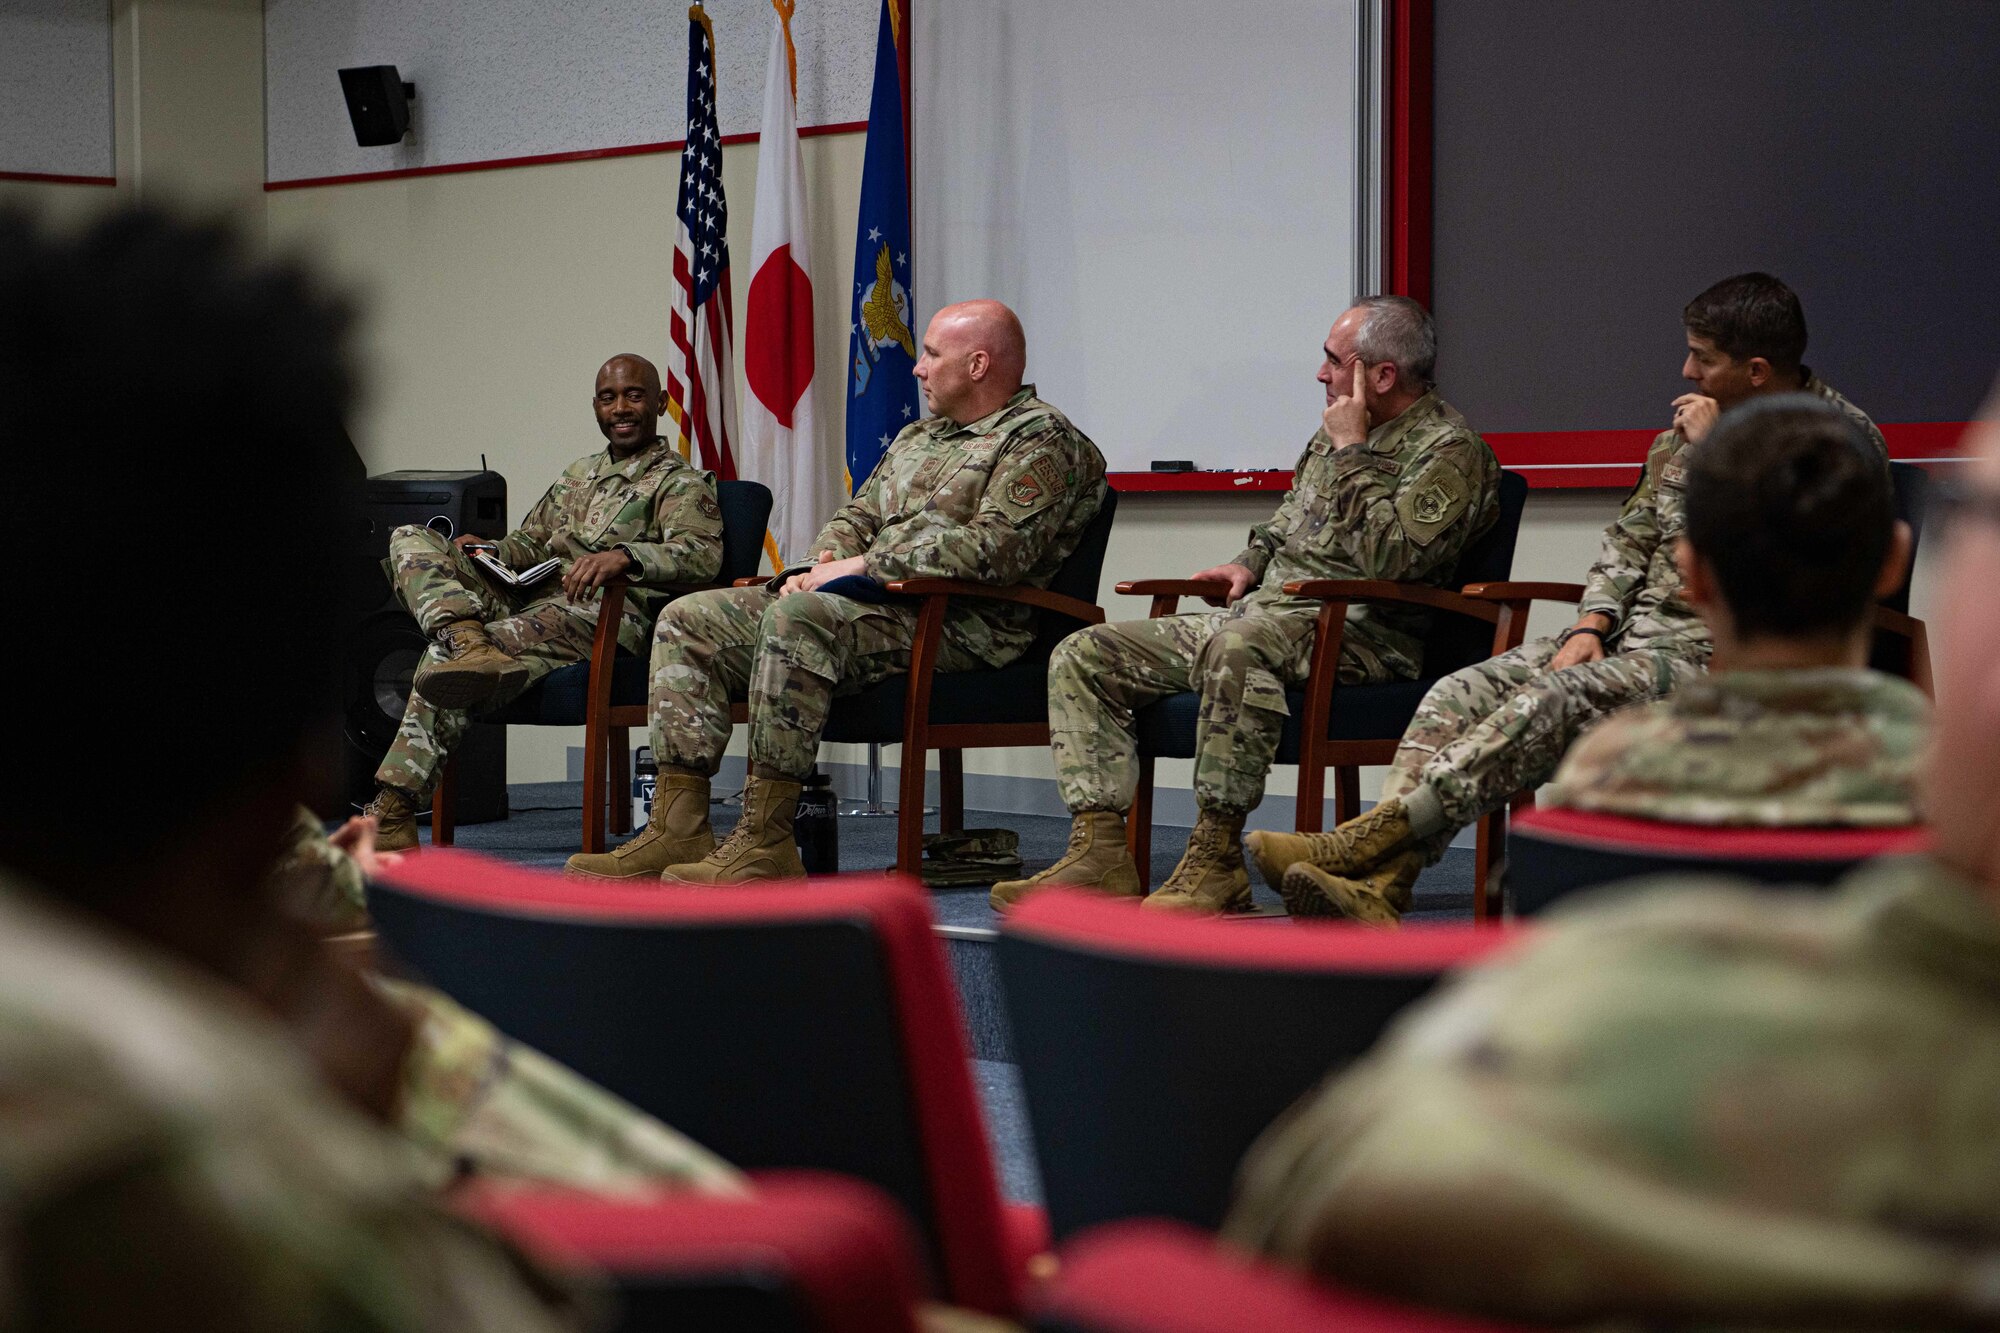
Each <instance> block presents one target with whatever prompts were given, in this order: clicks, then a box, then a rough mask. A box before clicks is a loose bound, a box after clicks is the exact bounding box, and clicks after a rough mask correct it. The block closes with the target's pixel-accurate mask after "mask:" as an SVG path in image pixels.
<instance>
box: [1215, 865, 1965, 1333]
mask: <svg viewBox="0 0 2000 1333" xmlns="http://www.w3.org/2000/svg"><path fill="white" fill-rule="evenodd" d="M1682 883H1683V885H1684V886H1683V887H1680V888H1662V889H1660V890H1659V891H1658V892H1654V893H1648V894H1644V895H1642V896H1639V897H1637V898H1632V897H1620V898H1615V899H1614V898H1601V899H1599V900H1598V901H1597V902H1595V903H1592V902H1591V901H1590V900H1589V899H1583V900H1581V903H1582V905H1580V906H1578V907H1575V908H1572V909H1570V910H1569V911H1567V912H1564V913H1562V914H1560V915H1552V916H1551V917H1549V918H1548V919H1547V920H1548V924H1547V925H1545V926H1541V927H1538V928H1537V929H1536V932H1535V933H1534V934H1533V935H1531V936H1529V937H1528V939H1527V942H1526V943H1525V944H1524V945H1522V946H1520V947H1518V948H1517V949H1516V950H1515V951H1513V952H1511V953H1509V954H1507V955H1505V956H1504V957H1503V958H1502V959H1500V960H1499V961H1496V962H1494V963H1492V964H1490V965H1488V966H1484V967H1480V968H1478V969H1475V970H1474V971H1473V972H1471V973H1470V974H1468V975H1467V976H1465V977H1464V978H1462V979H1460V980H1458V981H1457V982H1455V983H1453V984H1452V985H1450V986H1449V987H1448V988H1447V989H1445V990H1443V991H1441V992H1440V993H1439V994H1438V996H1437V997H1436V998H1435V999H1433V1000H1430V1001H1427V1002H1425V1003H1424V1004H1423V1005H1422V1006H1421V1007H1419V1008H1418V1009H1415V1010H1413V1011H1412V1012H1411V1013H1409V1014H1408V1015H1406V1016H1405V1017H1404V1018H1403V1019H1401V1020H1400V1021H1399V1022H1398V1023H1397V1024H1396V1025H1395V1026H1394V1027H1393V1028H1392V1029H1391V1031H1390V1033H1389V1034H1388V1036H1387V1038H1386V1039H1385V1040H1384V1041H1383V1042H1382V1043H1381V1044H1380V1045H1378V1046H1377V1047H1376V1050H1375V1052H1374V1053H1373V1054H1371V1055H1369V1056H1368V1057H1366V1059H1365V1060H1364V1061H1363V1062H1362V1063H1361V1064H1359V1065H1356V1066H1355V1067H1354V1068H1353V1069H1352V1070H1351V1071H1350V1072H1349V1073H1348V1074H1346V1075H1345V1076H1343V1077H1340V1078H1338V1079H1336V1080H1335V1081H1334V1082H1332V1083H1331V1084H1329V1085H1328V1087H1327V1088H1326V1089H1324V1090H1323V1091H1322V1092H1320V1093H1318V1094H1316V1095H1315V1096H1314V1097H1313V1098H1312V1099H1311V1100H1310V1101H1308V1102H1305V1103H1302V1104H1301V1108H1300V1109H1299V1110H1297V1111H1295V1112H1294V1113H1292V1114H1291V1115H1290V1117H1289V1118H1288V1119H1287V1120H1284V1121H1281V1122H1280V1123H1279V1125H1278V1126H1276V1127H1274V1128H1273V1129H1272V1130H1271V1131H1269V1132H1268V1133H1267V1134H1266V1136H1265V1138H1264V1140H1263V1141H1262V1142H1261V1143H1260V1144H1259V1145H1258V1147H1257V1148H1255V1149H1254V1150H1253V1151H1252V1153H1251V1156H1250V1157H1249V1159H1248V1160H1247V1162H1246V1165H1245V1167H1244V1171H1243V1175H1242V1178H1241V1180H1240V1182H1239V1183H1240V1187H1241V1195H1240V1197H1239V1200H1238V1204H1237V1206H1236V1209H1235V1212H1234V1215H1233V1216H1232V1218H1231V1220H1230V1223H1229V1224H1228V1226H1227V1227H1226V1228H1225V1232H1226V1234H1228V1235H1231V1236H1233V1237H1234V1238H1235V1239H1237V1240H1238V1241H1241V1242H1246V1243H1248V1244H1250V1245H1253V1246H1255V1247H1258V1248H1262V1249H1266V1250H1271V1251H1275V1252H1276V1253H1277V1254H1279V1255H1281V1256H1283V1257H1285V1258H1287V1259H1289V1260H1291V1261H1293V1262H1296V1263H1300V1264H1303V1265H1306V1266H1309V1267H1311V1268H1313V1269H1315V1270H1317V1271H1320V1272H1323V1273H1327V1274H1329V1275H1333V1276H1335V1277H1338V1278H1341V1279H1345V1280H1352V1281H1353V1282H1356V1283H1359V1284H1365V1285H1367V1286H1370V1287H1373V1288H1376V1289H1378V1290H1387V1291H1392V1292H1394V1293H1396V1294H1398V1295H1400V1296H1403V1297H1405V1298H1411V1299H1416V1300H1420V1301H1423V1302H1425V1303H1427V1304H1440V1305H1446V1306H1451V1307H1454V1308H1459V1309H1472V1310H1481V1311H1487V1312H1491V1313H1494V1314H1501V1315H1506V1316H1510V1317H1513V1318H1518V1319H1523V1320H1527V1321H1531V1322H1534V1323H1536V1324H1541V1323H1557V1324H1563V1325H1565V1326H1567V1325H1569V1324H1571V1323H1574V1322H1583V1321H1588V1320H1593V1319H1618V1320H1620V1321H1621V1322H1620V1323H1619V1324H1618V1325H1617V1326H1618V1327H1628V1326H1630V1327H1644V1328H1653V1329H1658V1328H1668V1327H1671V1328H1676V1329H1689V1328H1735V1329H1742V1328H1766V1327H1785V1328H1791V1329H1800V1328H1818V1329H1828V1328H1856V1327H1862V1326H1866V1327H1871V1328H1874V1327H1881V1328H1899V1329H1911V1328H1942V1327H1952V1328H1959V1327H1968V1328H1970V1327H1979V1328H1993V1327H1996V1326H2000V911H1996V904H1995V901H1994V897H1993V894H1992V891H1991V890H1990V889H1988V888H1986V887H1984V886H1981V885H1977V884H1973V883H1971V882H1968V881H1966V880H1964V879H1962V878H1960V877H1959V876H1958V875H1957V874H1956V873H1954V872H1953V871H1951V870H1949V869H1947V868H1946V867H1944V866H1943V865H1941V864H1939V863H1937V862H1935V861H1932V860H1930V859H1928V858H1922V857H1910V858H1899V859H1892V860H1888V861H1880V862H1876V863H1875V864H1873V865H1870V866H1865V867H1863V868H1861V869H1859V870H1857V871H1855V872H1853V873H1852V874H1850V875H1849V876H1848V878H1847V879H1846V880H1845V881H1844V882H1843V883H1842V885H1841V886H1840V887H1839V888H1838V889H1837V890H1836V891H1835V892H1834V893H1833V895H1832V896H1831V898H1829V897H1827V896H1826V895H1825V894H1823V893H1813V894H1804V893H1792V892H1787V891H1783V890H1775V889H1771V888H1760V889H1749V888H1740V889H1739V888H1732V887H1729V886H1718V885H1714V884H1712V883H1711V884H1707V885H1702V884H1700V883H1699V882H1695V883H1693V884H1688V883H1686V882H1682ZM1625 1320H1629V1321H1630V1324H1629V1325H1628V1324H1626V1323H1624V1322H1622V1321H1625Z"/></svg>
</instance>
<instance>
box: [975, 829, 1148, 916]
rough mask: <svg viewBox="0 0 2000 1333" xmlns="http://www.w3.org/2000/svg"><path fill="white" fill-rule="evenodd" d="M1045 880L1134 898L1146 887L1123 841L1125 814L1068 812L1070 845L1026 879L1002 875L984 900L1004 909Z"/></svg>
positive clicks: (1001, 910)
mask: <svg viewBox="0 0 2000 1333" xmlns="http://www.w3.org/2000/svg"><path fill="white" fill-rule="evenodd" d="M1045 884H1061V885H1066V886H1068V887H1070V888H1075V889H1096V890H1097V891H1098V892H1100V893H1111V894H1117V895H1119V896H1121V897H1126V898H1136V897H1138V896H1139V895H1140V894H1142V893H1144V892H1145V891H1146V889H1145V886H1144V885H1142V884H1141V883H1139V867H1138V866H1136V865H1134V864H1133V863H1132V851H1131V849H1130V848H1128V847H1127V846H1126V845H1125V816H1123V815H1121V814H1119V813H1118V812H1117V811H1115V810H1080V811H1078V812H1077V813H1076V814H1074V815H1072V816H1070V823H1069V849H1068V850H1067V851H1065V852H1064V853H1063V855H1062V859H1061V860H1060V861H1057V862H1056V863H1055V864H1054V865H1052V866H1050V867H1049V868H1048V869H1047V870H1044V871H1041V872H1040V873H1038V874H1033V875H1030V876H1028V878H1026V879H1003V880H1001V881H1000V882H999V883H998V884H995V885H994V886H993V892H991V893H989V894H988V895H987V896H986V901H987V902H989V903H992V904H993V910H994V911H996V912H1004V911H1006V910H1007V909H1008V908H1010V907H1012V906H1013V905H1014V904H1015V903H1018V902H1020V901H1021V899H1023V898H1025V897H1027V896H1028V895H1029V894H1031V893H1033V892H1034V891H1035V890H1036V889H1039V888H1041V887H1042V886H1043V885H1045Z"/></svg>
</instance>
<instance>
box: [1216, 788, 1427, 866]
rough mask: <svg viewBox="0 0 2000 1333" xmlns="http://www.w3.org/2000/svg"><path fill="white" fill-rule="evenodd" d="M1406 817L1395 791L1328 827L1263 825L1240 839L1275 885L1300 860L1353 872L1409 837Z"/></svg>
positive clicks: (1398, 846)
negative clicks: (1277, 829)
mask: <svg viewBox="0 0 2000 1333" xmlns="http://www.w3.org/2000/svg"><path fill="white" fill-rule="evenodd" d="M1410 836H1411V830H1410V818H1409V816H1408V815H1406V814H1404V813H1403V803H1402V802H1401V801H1399V800H1397V799H1396V798H1395V797H1393V796H1392V797H1390V798H1389V799H1388V800H1386V801H1383V802H1381V803H1380V804H1378V805H1377V806H1376V807H1375V808H1374V809H1373V810H1370V811H1369V812H1368V813H1367V814H1365V815H1361V816H1359V817H1357V818H1354V819H1350V820H1348V821H1347V822H1346V823H1345V824H1342V825H1341V826H1340V827H1339V828H1337V829H1335V830H1334V831H1333V832H1331V833H1271V832H1267V831H1265V830H1263V829H1259V830H1258V831H1256V832H1254V833H1251V834H1249V835H1248V836H1247V837H1245V838H1244V842H1245V843H1246V844H1247V845H1248V846H1249V848H1250V855H1251V856H1252V857H1253V858H1255V860H1256V862H1257V870H1258V873H1260V874H1262V875H1263V876H1264V882H1265V883H1266V884H1270V885H1273V886H1276V885H1277V884H1278V883H1279V881H1281V880H1283V879H1284V877H1285V872H1286V871H1287V870H1289V869H1291V868H1292V867H1293V866H1294V865H1297V864H1298V863H1299V862H1301V861H1303V862H1305V863H1306V864H1307V865H1312V866H1317V867H1318V868H1319V869H1321V870H1325V871H1328V872H1330V873H1332V874H1335V875H1358V874H1360V873H1361V872H1363V871H1365V870H1368V869H1369V868H1371V867H1372V866H1374V865H1375V864H1376V863H1377V862H1379V861H1381V860H1382V858H1383V857H1385V856H1387V855H1389V853H1391V852H1393V851H1395V850H1397V849H1398V848H1400V847H1401V846H1402V845H1403V844H1404V843H1406V842H1408V841H1409V840H1410Z"/></svg>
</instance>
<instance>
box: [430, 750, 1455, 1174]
mask: <svg viewBox="0 0 2000 1333" xmlns="http://www.w3.org/2000/svg"><path fill="white" fill-rule="evenodd" d="M582 800H583V784H582V783H580V782H538V783H520V784H515V785H514V786H512V787H510V788H509V789H508V805H509V815H508V817H507V818H506V819H504V820H496V821H494V822H492V823H488V824H461V825H459V827H458V833H457V843H458V845H459V846H460V847H464V848H466V849H468V850H472V851H479V852H484V853H486V854H488V855H491V856H498V857H502V858H504V859H506V860H509V861H514V862H518V863H520V864H522V865H531V866H541V867H545V868H549V869H555V868H557V867H560V866H561V865H562V863H563V861H564V859H565V858H567V857H568V856H569V855H570V854H571V853H572V852H574V851H575V850H576V849H577V846H578V843H579V829H580V825H581V821H582V818H583V815H582V810H583V805H582ZM736 815H737V807H736V806H735V805H734V804H731V803H728V802H726V801H725V802H719V803H718V804H717V805H716V807H715V810H714V820H715V826H716V831H717V833H718V834H720V833H723V832H726V831H727V830H728V829H729V828H731V827H732V826H734V824H735V822H736ZM966 823H967V825H968V826H971V827H981V826H984V827H999V828H1011V829H1013V830H1015V832H1017V833H1018V834H1019V835H1020V839H1021V856H1022V860H1023V861H1024V862H1025V864H1026V866H1027V868H1028V869H1029V870H1031V871H1032V870H1036V869H1039V868H1041V867H1042V866H1045V865H1047V864H1049V863H1050V862H1052V861H1054V860H1056V859H1057V858H1058V857H1060V856H1061V855H1062V853H1063V848H1064V846H1065V844H1066V842H1067V841H1068V837H1069V821H1068V820H1066V819H1058V818H1052V817H1049V816H1046V815H1016V814H995V813H988V812H979V811H967V812H966ZM422 836H423V838H424V839H425V841H428V840H429V837H430V834H429V830H428V827H426V828H425V830H424V832H423V834H422ZM839 839H840V865H841V869H842V870H844V871H862V870H879V869H882V868H884V867H886V866H888V865H890V864H891V863H892V862H893V861H894V860H895V855H896V853H895V839H896V821H895V820H894V819H883V818H874V819H868V818H861V817H858V816H843V817H842V818H841V820H840V832H839ZM1186 842H1187V830H1186V829H1185V828H1174V827H1168V826H1156V827H1155V828H1154V830H1153V882H1154V885H1155V886H1156V887H1157V885H1158V884H1159V883H1160V882H1161V881H1162V880H1164V879H1165V878H1166V877H1167V875H1168V874H1169V873H1171V871H1172V870H1173V867H1174V863H1175V862H1176V861H1178V860H1179V859H1180V854H1181V851H1182V849H1183V848H1184V847H1185V846H1186ZM1253 878H1254V874H1253ZM1252 893H1253V894H1254V896H1255V898H1256V901H1257V905H1258V907H1259V908H1260V909H1262V911H1263V913H1264V915H1260V916H1255V917H1250V918H1245V919H1243V927H1244V929H1248V930H1272V929H1279V930H1282V929H1289V928H1290V927H1289V922H1288V919H1287V918H1286V917H1285V916H1284V915H1283V912H1284V908H1283V905H1282V904H1281V903H1280V902H1279V900H1278V895H1277V894H1276V893H1275V892H1273V891H1272V890H1271V888H1270V887H1269V886H1267V885H1264V884H1262V883H1257V884H1254V885H1253V886H1252ZM931 900H932V902H933V904H934V905H935V909H936V912H937V917H938V920H939V922H940V923H942V924H945V925H954V926H984V927H992V926H996V925H998V923H999V918H998V917H997V916H996V915H995V914H994V912H993V909H992V908H991V907H989V906H988V905H987V901H986V890H985V889H984V888H968V889H946V890H938V891H935V892H933V893H932V895H931ZM1471 915H1472V853H1471V852H1469V851H1463V850H1457V849H1454V850H1452V851H1449V852H1446V853H1445V857H1444V860H1442V861H1441V862H1439V863H1438V864H1437V865H1435V866H1433V867H1431V869H1429V870H1428V871H1426V872H1425V873H1424V876H1423V878H1422V879H1421V880H1419V881H1418V883H1417V888H1416V896H1415V903H1414V906H1413V908H1412V911H1411V913H1410V916H1409V919H1410V920H1421V921H1466V920H1470V918H1471ZM963 947H965V946H963V945H962V944H960V943H958V942H954V951H957V950H958V949H960V948H963ZM973 947H974V948H976V949H977V950H978V951H979V952H980V953H982V954H984V953H988V952H990V946H973ZM958 965H959V966H960V967H961V968H962V967H963V966H964V963H963V961H962V960H960V961H959V962H958ZM984 967H985V968H987V969H988V970H990V964H985V965H984ZM965 975H966V974H965V973H964V972H963V971H962V972H961V984H962V985H963V984H965V983H964V978H965ZM965 998H966V1002H967V1006H966V1007H967V1018H968V1021H969V1022H970V1024H971V1026H972V1029H973V1030H972V1032H971V1038H972V1043H973V1050H974V1054H975V1056H976V1057H986V1058H975V1059H974V1060H973V1062H972V1065H973V1076H974V1081H975V1083H976V1084H977V1085H978V1088H979V1095H980V1098H981V1101H982V1102H983V1104H984V1107H985V1111H986V1126H987V1133H988V1135H989V1137H990V1139H991V1142H992V1149H993V1156H994V1160H995V1165H996V1167H997V1168H998V1170H999V1173H1000V1182H1001V1189H1002V1191H1003V1193H1004V1194H1005V1195H1006V1197H1007V1198H1008V1199H1010V1200H1013V1201H1015V1202H1021V1203H1038V1202H1040V1200H1041V1182H1040V1179H1039V1177H1038V1175H1037V1172H1036V1168H1035V1157H1034V1145H1033V1142H1032V1139H1031V1136H1030V1133H1029V1129H1028V1120H1027V1108H1026V1104H1025V1101H1024V1099H1023V1096H1022V1091H1021V1079H1020V1071H1019V1069H1018V1067H1017V1066H1015V1065H1013V1064H1011V1063H1009V1062H1008V1061H1007V1060H1006V1059H1004V1058H991V1057H995V1056H1001V1055H1004V1054H1005V1047H1006V1038H1005V1037H1004V1035H1002V1034H1001V1033H999V1032H996V1031H995V1030H994V1029H995V1028H996V1027H1002V1026H1004V1025H1003V1024H997V1023H994V1022H992V1021H990V1018H989V1015H988V1014H983V1013H982V1012H981V1011H982V1010H983V1009H989V1010H990V1008H991V1007H993V997H986V996H979V995H973V994H970V993H968V994H967V995H966V997H965Z"/></svg>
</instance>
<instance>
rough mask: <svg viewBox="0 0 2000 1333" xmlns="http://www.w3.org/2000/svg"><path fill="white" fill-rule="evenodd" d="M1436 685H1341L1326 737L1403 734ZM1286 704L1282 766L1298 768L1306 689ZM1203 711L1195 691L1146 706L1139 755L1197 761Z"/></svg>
mask: <svg viewBox="0 0 2000 1333" xmlns="http://www.w3.org/2000/svg"><path fill="white" fill-rule="evenodd" d="M1435 684H1437V680H1436V679H1435V678H1431V679H1427V680H1398V681H1391V682H1389V683H1388V684H1385V685H1342V686H1340V687H1338V688H1337V689H1335V690H1334V692H1333V716H1332V717H1331V718H1329V719H1328V721H1327V729H1326V734H1327V736H1328V737H1330V738H1331V739H1333V740H1337V741H1371V740H1380V739H1383V738H1385V737H1387V738H1391V739H1393V738H1394V737H1397V736H1400V735H1402V734H1403V730H1404V728H1406V727H1408V726H1409V724H1410V719H1411V718H1412V717H1414V716H1415V715H1416V711H1417V705H1418V704H1419V703H1421V702H1423V698H1424V694H1425V693H1426V692H1427V691H1428V690H1429V689H1430V687H1431V686H1433V685H1435ZM1285 705H1286V707H1288V708H1290V709H1291V710H1292V711H1291V716H1290V717H1287V718H1286V719H1285V730H1284V732H1283V734H1282V735H1281V736H1280V738H1279V740H1278V755H1277V762H1278V763H1281V764H1296V763H1297V762H1299V739H1300V737H1301V735H1302V734H1303V733H1302V732H1301V731H1300V725H1301V724H1302V723H1303V721H1304V719H1305V712H1306V696H1305V691H1304V690H1287V691H1285ZM1200 709H1201V696H1199V695H1197V694H1193V693H1188V694H1170V695H1168V696H1167V697H1166V698H1164V699H1161V700H1159V701H1158V702H1156V703H1151V704H1148V705H1147V706H1146V707H1144V708H1141V709H1140V710H1139V711H1138V713H1137V714H1136V716H1135V717H1134V721H1135V722H1136V723H1137V724H1138V726H1137V731H1138V737H1139V753H1140V754H1144V755H1151V756H1153V757H1154V758H1158V759H1192V758H1194V732H1195V717H1196V715H1197V714H1198V713H1199V712H1200Z"/></svg>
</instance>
